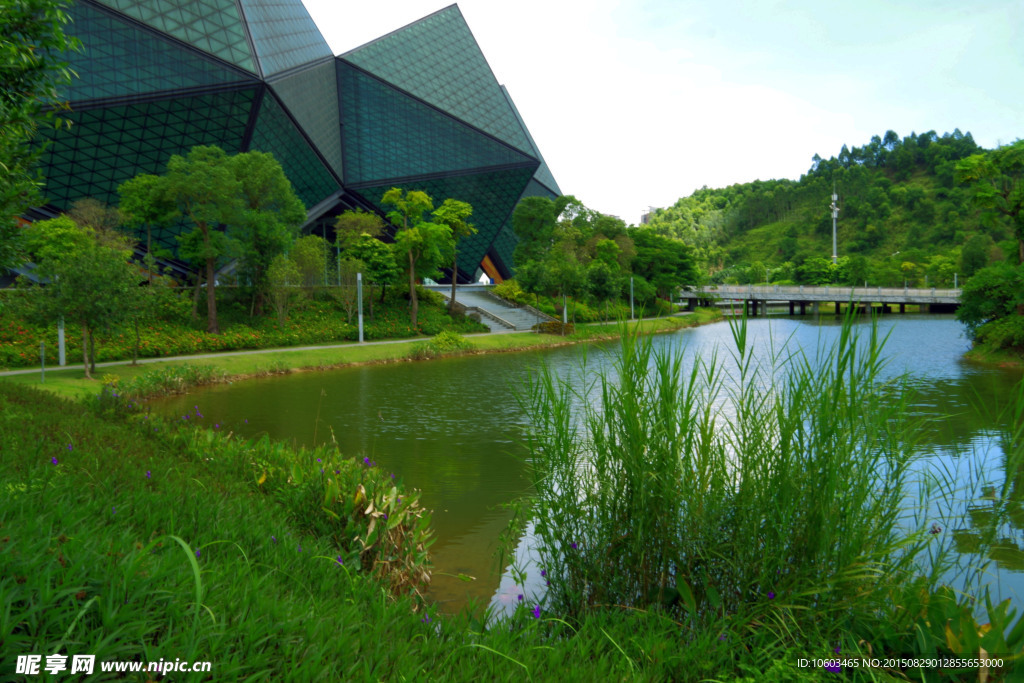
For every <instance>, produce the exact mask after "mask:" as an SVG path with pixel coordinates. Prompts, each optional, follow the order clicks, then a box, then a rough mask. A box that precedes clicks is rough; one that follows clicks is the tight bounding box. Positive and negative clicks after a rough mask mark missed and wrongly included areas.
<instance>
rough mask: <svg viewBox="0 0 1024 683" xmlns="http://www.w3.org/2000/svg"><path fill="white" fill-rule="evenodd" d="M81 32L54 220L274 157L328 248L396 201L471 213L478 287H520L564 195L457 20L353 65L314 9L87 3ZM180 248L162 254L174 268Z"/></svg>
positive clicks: (52, 197)
mask: <svg viewBox="0 0 1024 683" xmlns="http://www.w3.org/2000/svg"><path fill="white" fill-rule="evenodd" d="M69 14H70V15H71V18H72V21H73V23H72V24H71V25H70V26H68V27H67V28H66V32H67V33H68V34H69V35H73V36H76V37H78V38H79V39H80V40H81V42H82V44H83V50H82V51H81V52H80V53H75V54H71V55H69V56H68V59H69V61H70V66H71V68H72V69H73V70H74V71H75V72H76V73H77V74H78V78H77V79H76V80H75V81H74V82H73V83H72V84H71V85H70V86H69V87H68V88H67V91H66V97H67V100H68V101H69V102H70V105H71V112H70V113H69V114H68V115H67V118H69V119H70V120H71V121H72V123H73V125H72V126H71V128H70V129H69V130H62V131H51V132H49V133H47V134H46V135H47V137H48V140H49V143H48V146H47V148H46V151H45V154H44V156H43V159H42V165H43V168H42V171H43V174H44V176H45V177H46V179H47V183H46V186H45V188H44V194H45V196H46V198H47V200H48V202H49V204H48V205H47V206H46V207H42V209H41V212H42V213H43V214H45V213H47V212H50V213H52V212H56V211H61V210H65V209H67V208H68V207H69V206H70V204H71V203H72V202H74V201H75V200H77V199H80V198H82V197H94V198H96V199H99V200H101V201H104V202H107V203H110V204H116V203H117V201H118V197H117V186H118V185H119V184H120V183H122V182H123V181H125V180H126V179H128V178H131V177H133V176H135V175H138V174H140V173H154V174H159V173H162V172H163V171H164V170H165V168H166V164H167V161H168V159H169V158H170V156H171V155H172V154H182V155H184V154H186V153H187V152H188V150H189V149H190V148H192V147H193V146H195V145H217V146H219V147H221V148H223V149H224V150H225V151H227V152H228V153H230V154H234V153H238V152H244V151H249V150H254V149H257V150H261V151H265V152H270V153H272V154H273V155H274V156H275V157H276V158H277V159H278V161H280V162H281V165H282V166H283V167H284V171H285V173H286V175H287V176H288V178H289V179H290V180H291V182H292V184H293V185H294V187H295V189H296V192H297V193H298V195H299V196H300V197H301V198H302V200H303V202H305V204H306V207H307V209H308V220H307V222H306V225H305V227H304V230H305V231H306V232H313V233H316V234H322V235H324V236H325V237H326V238H327V239H331V238H332V234H331V232H332V227H331V225H332V224H333V218H334V216H336V215H337V214H338V213H340V212H342V211H344V210H347V209H351V208H357V207H361V208H364V209H369V210H373V209H378V210H379V209H380V208H381V207H380V205H379V201H380V198H381V196H382V195H383V193H384V192H385V191H386V190H387V189H389V188H391V187H400V188H402V189H405V190H414V189H415V190H423V191H425V192H427V193H428V194H429V195H430V196H431V197H433V198H434V200H435V204H437V205H439V204H440V203H441V202H442V201H443V200H444V199H446V198H448V197H453V198H456V199H461V200H463V201H466V202H469V203H470V204H471V205H472V206H473V221H474V224H475V225H476V227H477V229H478V233H477V234H476V235H474V236H472V237H469V238H465V239H463V240H461V241H460V243H459V264H460V266H459V280H460V281H463V282H468V281H472V280H475V279H476V275H477V273H479V269H481V268H482V269H483V270H485V271H486V272H487V273H488V275H490V276H491V277H496V278H503V277H509V276H510V275H511V274H512V269H513V264H512V251H513V248H514V247H515V243H516V238H515V235H514V233H513V232H512V229H511V214H512V210H513V208H514V207H515V205H516V203H517V202H518V200H519V198H520V197H523V196H533V195H544V196H549V197H555V196H557V195H558V194H560V190H559V188H558V185H557V183H556V182H555V180H554V178H553V177H552V175H551V172H550V171H549V170H548V168H547V165H546V164H545V163H544V160H543V157H542V156H541V154H540V151H539V150H538V149H537V146H536V145H535V144H534V142H533V139H532V138H531V137H530V133H529V131H528V130H527V128H526V125H525V124H524V123H523V120H522V118H521V117H520V116H519V113H518V112H517V111H516V107H515V104H514V103H513V102H512V99H511V98H510V97H509V95H508V92H507V91H506V90H505V88H504V87H503V86H502V85H500V84H499V83H498V81H497V79H496V78H495V76H494V74H493V73H492V72H491V70H490V67H489V66H488V64H487V61H486V60H485V58H484V56H483V53H482V52H481V50H480V47H479V46H478V45H477V43H476V40H475V39H474V38H473V35H472V33H471V32H470V29H469V27H468V25H467V24H466V21H465V19H464V18H463V16H462V13H461V12H460V11H459V8H458V6H456V5H451V6H449V7H447V8H445V9H442V10H440V11H438V12H435V13H434V14H431V15H429V16H427V17H424V18H423V19H420V20H419V21H417V22H415V23H412V24H410V25H408V26H406V27H404V28H401V29H398V30H397V31H394V32H392V33H389V34H388V35H385V36H382V37H381V38H378V39H377V40H374V41H372V42H370V43H368V44H366V45H363V46H362V47H359V48H356V49H354V50H352V51H350V52H347V53H345V54H343V55H341V56H335V55H333V54H332V53H331V51H330V48H329V47H328V45H327V43H326V41H325V40H324V38H323V36H322V35H321V34H320V31H319V30H318V29H317V27H316V25H315V24H314V23H313V20H312V19H311V18H310V16H309V14H308V13H307V12H306V9H305V8H304V7H303V5H302V2H301V1H300V0H76V2H75V4H74V5H73V6H72V7H71V8H70V10H69ZM178 230H180V228H178ZM175 237H176V230H175V229H167V230H164V231H162V233H161V234H160V235H158V236H157V239H158V241H159V242H160V243H161V244H162V246H164V247H165V248H168V249H171V250H172V251H173V250H176V248H177V241H176V239H175ZM463 263H465V264H466V266H465V269H464V267H463V266H462V264H463Z"/></svg>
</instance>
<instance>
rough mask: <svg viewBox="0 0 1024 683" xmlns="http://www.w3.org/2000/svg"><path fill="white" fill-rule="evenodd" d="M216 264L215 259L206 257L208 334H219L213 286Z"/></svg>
mask: <svg viewBox="0 0 1024 683" xmlns="http://www.w3.org/2000/svg"><path fill="white" fill-rule="evenodd" d="M216 265H217V264H216V259H213V258H208V259H206V331H207V332H209V333H210V334H220V330H219V329H218V328H217V292H216V288H215V287H214V283H215V282H216V273H215V272H214V269H215V268H216Z"/></svg>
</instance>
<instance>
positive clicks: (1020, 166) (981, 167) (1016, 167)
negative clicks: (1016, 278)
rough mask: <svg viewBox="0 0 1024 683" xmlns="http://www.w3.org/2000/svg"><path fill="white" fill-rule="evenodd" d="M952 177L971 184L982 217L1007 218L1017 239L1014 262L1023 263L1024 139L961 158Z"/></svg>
mask: <svg viewBox="0 0 1024 683" xmlns="http://www.w3.org/2000/svg"><path fill="white" fill-rule="evenodd" d="M956 178H957V181H958V182H961V183H970V184H971V187H972V188H973V190H974V202H975V204H976V205H977V206H979V207H981V209H982V210H984V212H985V217H986V219H988V220H989V221H993V220H995V219H996V217H999V216H1001V217H1003V218H1005V219H1006V220H1007V222H1008V223H1009V224H1010V226H1011V227H1012V229H1013V231H1014V235H1015V236H1016V238H1017V249H1018V261H1017V262H1018V263H1024V140H1018V141H1017V142H1015V143H1013V144H1012V145H1005V146H1003V147H1000V148H998V149H994V150H992V151H990V152H987V153H985V154H973V155H971V156H969V157H967V158H966V159H961V160H960V161H959V162H958V163H957V165H956Z"/></svg>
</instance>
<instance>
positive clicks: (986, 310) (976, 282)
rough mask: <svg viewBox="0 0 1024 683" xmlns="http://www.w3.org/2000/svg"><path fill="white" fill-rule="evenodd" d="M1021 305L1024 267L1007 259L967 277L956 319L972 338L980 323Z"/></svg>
mask: <svg viewBox="0 0 1024 683" xmlns="http://www.w3.org/2000/svg"><path fill="white" fill-rule="evenodd" d="M1022 305H1024V266H1021V265H1012V264H1010V263H1007V262H1005V261H1004V262H1001V263H997V264H995V265H992V266H989V267H988V268H982V269H981V270H979V271H978V272H977V273H975V274H974V276H973V277H972V278H971V279H970V280H968V281H967V282H966V283H965V284H964V287H963V293H962V294H961V296H960V308H958V309H957V311H956V318H957V320H959V321H960V322H962V323H963V324H964V325H965V326H966V327H967V333H968V335H969V336H970V337H971V338H972V339H974V338H975V337H976V336H977V333H978V328H980V327H981V326H982V325H984V324H986V323H989V322H992V321H994V320H997V319H999V318H1005V317H1008V316H1011V315H1019V310H1020V307H1021V306H1022Z"/></svg>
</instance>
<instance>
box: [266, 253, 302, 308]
mask: <svg viewBox="0 0 1024 683" xmlns="http://www.w3.org/2000/svg"><path fill="white" fill-rule="evenodd" d="M301 279H302V275H300V274H299V267H298V266H296V265H295V261H293V260H291V258H290V257H289V256H288V255H287V254H278V255H277V256H275V257H274V258H273V259H272V260H271V261H270V265H269V266H268V267H267V284H268V285H269V294H270V301H271V303H272V304H273V305H274V310H275V311H276V312H277V322H278V324H281V325H284V323H285V320H287V318H288V307H289V306H290V305H291V301H292V299H293V298H294V294H295V289H294V287H295V286H296V285H297V284H298V282H299V281H300V280H301Z"/></svg>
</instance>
